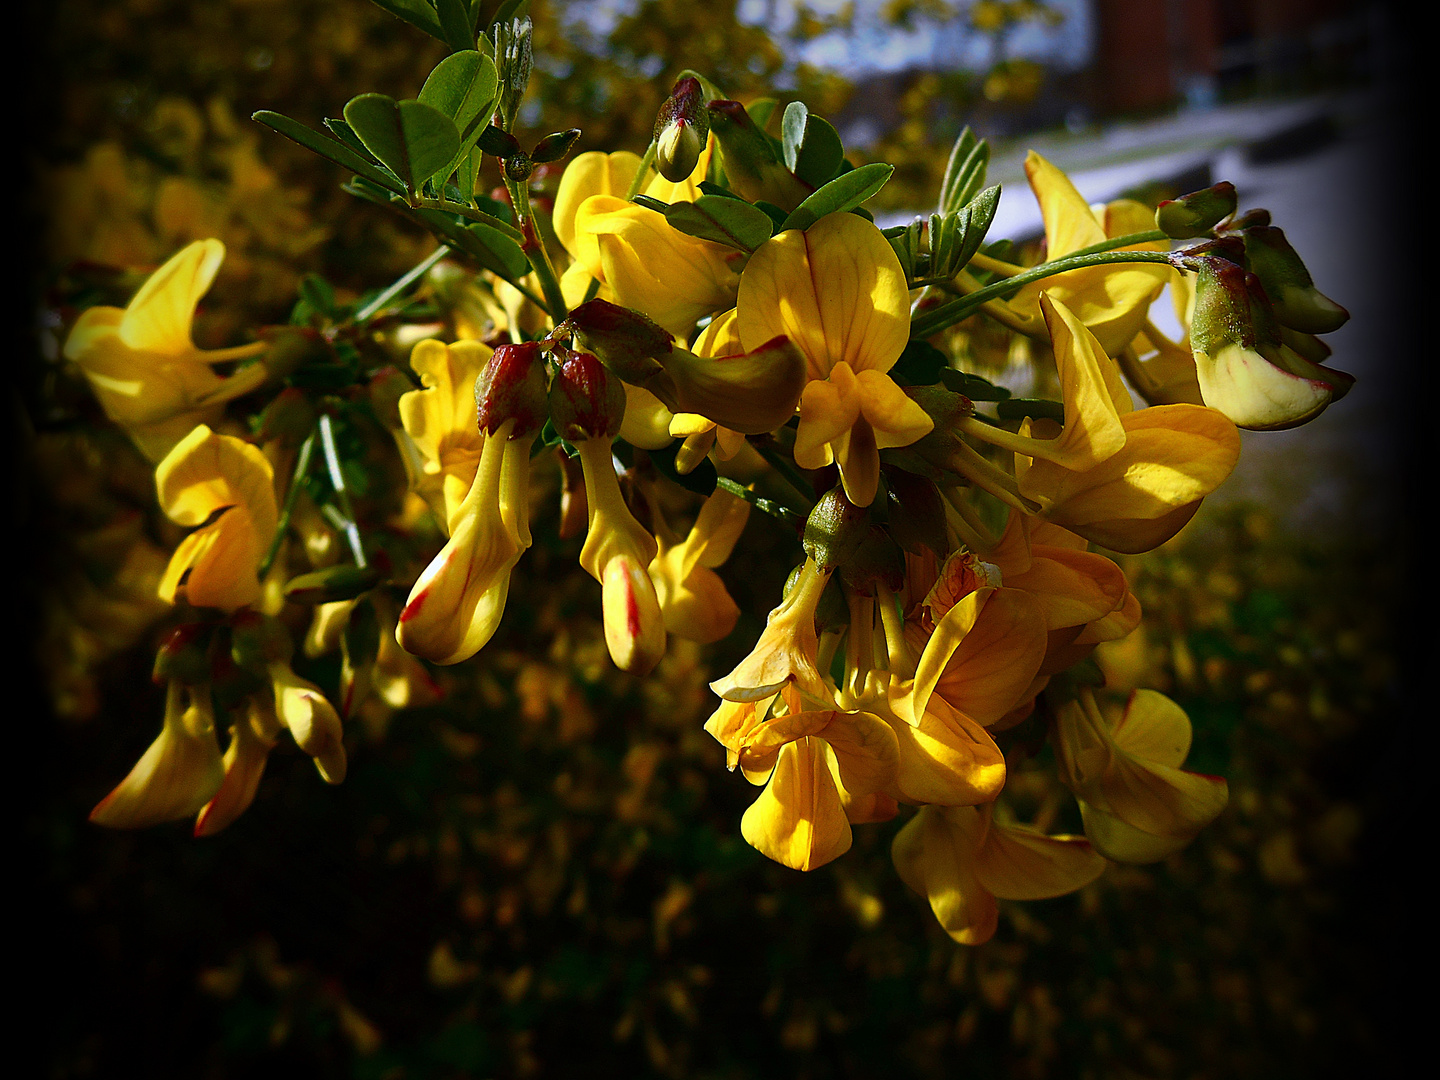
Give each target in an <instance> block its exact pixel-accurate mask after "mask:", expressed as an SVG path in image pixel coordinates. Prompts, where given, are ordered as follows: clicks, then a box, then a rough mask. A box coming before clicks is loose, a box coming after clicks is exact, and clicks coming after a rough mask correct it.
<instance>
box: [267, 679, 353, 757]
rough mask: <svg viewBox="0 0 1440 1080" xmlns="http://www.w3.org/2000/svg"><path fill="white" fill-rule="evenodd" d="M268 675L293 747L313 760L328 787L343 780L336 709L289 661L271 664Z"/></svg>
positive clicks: (341, 734)
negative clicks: (291, 737)
mask: <svg viewBox="0 0 1440 1080" xmlns="http://www.w3.org/2000/svg"><path fill="white" fill-rule="evenodd" d="M269 671H270V685H271V689H272V690H273V692H274V695H275V715H276V716H277V717H278V718H279V720H280V723H282V724H283V725H284V726H285V727H286V728H288V729H289V730H290V734H291V735H292V736H293V737H294V739H295V745H296V746H298V747H300V749H301V750H303V751H304V752H305V753H307V754H309V755H310V756H311V757H312V758H314V759H315V768H316V770H317V771H318V772H319V773H320V776H321V778H322V779H324V781H325V782H326V783H327V784H338V783H340V782H341V781H342V780H344V779H345V768H346V764H345V741H344V740H345V731H344V728H343V727H342V726H341V724H340V714H339V713H337V712H336V711H335V706H334V705H331V704H330V700H329V698H327V697H326V696H325V694H324V692H323V691H322V690H321V689H320V688H319V687H318V686H316V685H315V684H314V683H312V682H310V681H309V680H308V679H302V678H301V677H300V676H299V675H296V674H295V672H294V671H293V670H292V669H291V667H290V663H289V661H286V660H276V661H273V662H272V663H271V664H270V665H269ZM262 722H263V721H262Z"/></svg>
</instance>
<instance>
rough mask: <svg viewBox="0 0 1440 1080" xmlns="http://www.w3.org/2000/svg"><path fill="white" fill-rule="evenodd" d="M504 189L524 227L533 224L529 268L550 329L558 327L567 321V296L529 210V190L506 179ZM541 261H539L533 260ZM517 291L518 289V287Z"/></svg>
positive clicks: (523, 183)
mask: <svg viewBox="0 0 1440 1080" xmlns="http://www.w3.org/2000/svg"><path fill="white" fill-rule="evenodd" d="M505 186H506V187H507V188H509V189H510V202H511V204H512V205H513V206H514V207H515V214H516V216H517V217H518V218H519V219H520V223H521V225H522V226H523V225H524V224H525V223H526V222H529V223H530V228H529V229H528V231H527V235H528V236H533V237H534V238H535V243H534V245H533V246H532V245H531V244H529V243H527V244H526V245H525V249H524V250H525V254H526V255H529V256H531V258H530V265H531V267H533V268H534V270H535V276H536V277H538V278H539V279H540V288H541V290H542V291H543V292H544V293H545V302H544V303H543V304H541V305H540V306H541V307H543V308H544V309H545V310H546V312H547V313H548V314H549V316H550V320H551V322H550V325H552V326H558V325H560V323H561V322H562V321H563V320H564V318H565V310H566V309H565V296H564V294H563V293H562V292H561V291H560V279H559V278H558V277H556V276H555V264H554V263H552V262H551V261H550V252H549V251H547V250H546V249H545V240H544V238H543V237H542V236H541V235H540V229H539V228H538V227H537V226H536V224H535V220H534V215H533V212H532V211H531V209H530V187H529V184H528V183H526V182H524V181H516V180H511V179H510V178H509V177H508V176H507V177H506V178H505ZM536 254H538V255H539V256H540V257H539V258H538V259H536V258H535V257H534V256H535V255H536ZM517 287H518V286H517Z"/></svg>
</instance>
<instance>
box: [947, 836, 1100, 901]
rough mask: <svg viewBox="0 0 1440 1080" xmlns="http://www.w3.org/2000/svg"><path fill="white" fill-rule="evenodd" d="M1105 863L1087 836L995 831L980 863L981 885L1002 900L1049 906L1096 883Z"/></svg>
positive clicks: (989, 838)
mask: <svg viewBox="0 0 1440 1080" xmlns="http://www.w3.org/2000/svg"><path fill="white" fill-rule="evenodd" d="M1104 871H1105V860H1104V859H1103V858H1102V857H1101V856H1100V855H1098V854H1097V853H1096V852H1095V850H1094V849H1093V848H1092V847H1091V845H1090V842H1089V841H1088V840H1087V839H1086V838H1085V837H1083V836H1046V835H1045V834H1044V833H1040V832H1037V831H1036V830H1034V829H1031V828H1027V827H1025V826H1020V825H998V824H993V823H992V825H991V826H990V832H989V834H988V835H987V836H986V837H985V844H984V845H983V846H982V847H981V849H980V855H979V858H978V859H977V860H976V867H975V873H976V877H978V878H979V880H980V883H981V884H982V885H983V886H984V887H985V888H986V889H988V890H989V891H990V892H991V893H993V894H994V895H995V896H997V897H999V898H1000V899H1001V900H1047V899H1049V898H1050V897H1052V896H1063V895H1065V894H1066V893H1068V892H1074V891H1075V890H1076V889H1079V888H1082V887H1084V886H1086V885H1088V884H1090V882H1092V881H1094V880H1095V879H1096V878H1097V877H1099V876H1100V875H1101V874H1102V873H1103V872H1104Z"/></svg>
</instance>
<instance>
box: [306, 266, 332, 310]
mask: <svg viewBox="0 0 1440 1080" xmlns="http://www.w3.org/2000/svg"><path fill="white" fill-rule="evenodd" d="M300 298H301V299H302V300H304V301H305V302H306V303H307V304H309V305H310V306H311V307H312V308H313V309H314V310H316V311H318V312H319V313H320V314H322V315H329V316H332V317H333V316H334V314H335V290H334V289H333V288H332V287H331V286H330V283H329V282H328V281H326V280H325V279H324V278H323V277H321V276H320V275H319V274H315V273H310V274H306V275H305V276H304V277H303V278H301V279H300Z"/></svg>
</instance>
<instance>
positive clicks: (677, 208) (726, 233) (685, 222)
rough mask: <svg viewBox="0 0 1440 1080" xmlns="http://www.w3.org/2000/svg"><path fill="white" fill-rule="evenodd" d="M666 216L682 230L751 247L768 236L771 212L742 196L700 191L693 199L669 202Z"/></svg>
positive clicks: (719, 240)
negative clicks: (719, 194) (725, 195)
mask: <svg viewBox="0 0 1440 1080" xmlns="http://www.w3.org/2000/svg"><path fill="white" fill-rule="evenodd" d="M665 220H666V221H668V222H670V224H671V226H673V227H674V228H676V229H679V230H680V231H681V232H683V233H688V234H689V235H691V236H698V237H699V238H700V239H702V240H713V241H714V242H715V243H717V244H724V245H725V246H726V247H733V248H738V249H739V250H741V251H754V250H755V249H756V248H757V247H759V246H760V245H761V244H763V243H764V242H765V241H766V240H769V239H770V229H771V221H770V216H769V215H768V214H766V213H765V211H763V210H757V209H756V208H755V207H753V206H751V205H750V204H749V203H747V202H745V201H744V200H742V199H725V198H721V197H720V196H718V195H701V196H700V198H699V199H697V200H696V201H695V202H693V203H690V202H679V203H671V204H670V205H669V206H668V207H666V208H665Z"/></svg>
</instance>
